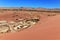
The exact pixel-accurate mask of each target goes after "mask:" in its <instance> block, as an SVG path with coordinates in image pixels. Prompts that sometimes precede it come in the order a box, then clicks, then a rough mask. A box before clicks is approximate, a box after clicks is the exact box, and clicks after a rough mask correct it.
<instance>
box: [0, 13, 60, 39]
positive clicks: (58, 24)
mask: <svg viewBox="0 0 60 40" xmlns="http://www.w3.org/2000/svg"><path fill="white" fill-rule="evenodd" d="M3 15H4V14H3ZM0 17H2V16H0ZM6 17H7V16H6ZM39 17H40V21H39V22H38V23H36V24H35V25H33V26H31V27H30V28H27V29H24V30H22V31H20V32H13V33H6V34H0V40H60V15H53V16H47V14H39ZM10 18H12V17H10ZM23 18H24V17H23ZM2 19H6V20H7V21H10V20H13V18H12V19H9V17H7V18H5V17H3V18H0V20H2ZM14 20H15V19H14Z"/></svg>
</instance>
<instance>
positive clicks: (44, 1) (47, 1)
mask: <svg viewBox="0 0 60 40" xmlns="http://www.w3.org/2000/svg"><path fill="white" fill-rule="evenodd" d="M0 7H36V8H37V7H43V8H60V0H0Z"/></svg>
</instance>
